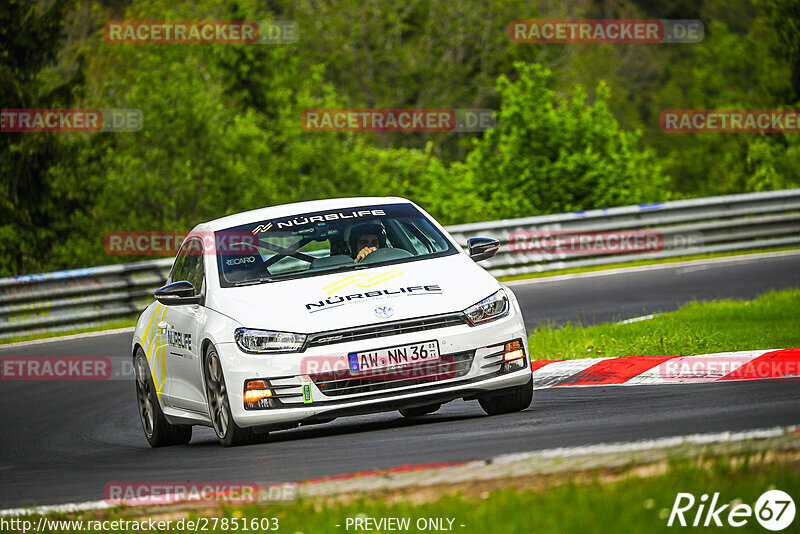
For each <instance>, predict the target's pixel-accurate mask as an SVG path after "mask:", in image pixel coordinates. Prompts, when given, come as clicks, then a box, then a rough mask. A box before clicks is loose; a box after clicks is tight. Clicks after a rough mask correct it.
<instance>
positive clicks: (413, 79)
mask: <svg viewBox="0 0 800 534" xmlns="http://www.w3.org/2000/svg"><path fill="white" fill-rule="evenodd" d="M733 2H734V4H733V5H728V3H726V2H723V1H722V0H704V1H703V2H700V3H692V2H686V1H684V0H680V1H673V0H659V2H657V3H655V4H654V3H648V2H643V1H639V0H635V1H634V0H622V1H621V2H614V3H609V2H599V3H598V2H591V1H589V0H582V1H580V2H578V3H577V4H575V5H570V6H556V5H554V4H552V3H550V4H548V3H541V2H539V3H533V4H531V3H529V2H524V1H522V0H510V1H507V2H494V1H490V0H486V1H479V2H472V3H468V4H467V3H458V2H455V3H454V2H442V1H439V0H414V1H411V0H401V1H398V2H385V1H381V0H368V1H367V2H344V3H343V2H337V1H335V0H320V1H314V2H311V1H310V0H300V1H293V0H292V1H290V0H275V1H272V2H268V3H262V2H258V1H257V0H235V1H234V0H231V1H226V2H223V3H218V2H212V1H211V0H198V1H195V2H191V3H188V2H187V3H174V2H170V1H167V0H154V1H152V2H150V1H144V0H134V1H132V2H124V3H119V2H112V3H110V4H109V3H104V4H94V5H93V4H90V3H89V2H82V3H78V4H73V3H68V2H55V3H45V4H41V6H40V3H39V2H36V1H35V0H9V1H8V2H6V8H5V9H4V10H2V12H0V22H2V25H0V34H2V39H1V40H0V76H2V78H3V80H2V83H0V96H2V105H3V107H11V108H13V107H87V108H88V107H91V108H136V109H140V110H142V112H143V116H144V125H143V128H142V130H141V131H139V132H136V133H98V134H47V133H36V134H31V133H27V134H10V133H3V134H2V135H0V252H2V254H0V276H4V275H10V274H21V273H26V272H33V271H43V270H53V269H59V268H71V267H80V266H87V265H98V264H105V263H112V262H115V261H130V260H131V259H133V258H131V257H129V256H109V255H107V254H105V253H104V251H103V248H102V240H103V235H104V234H105V233H106V232H109V231H144V230H159V231H186V230H188V229H189V228H191V227H192V226H194V225H195V224H196V223H198V222H200V221H202V220H208V219H212V218H216V217H219V216H222V215H225V214H230V213H234V212H238V211H242V210H246V209H252V208H257V207H263V206H269V205H275V204H281V203H286V202H294V201H301V200H309V199H316V198H325V197H341V196H362V195H395V196H405V197H407V198H411V199H412V200H414V201H416V202H418V203H419V204H420V205H422V206H423V207H424V208H426V209H427V210H428V211H429V212H431V214H432V215H434V216H435V217H437V218H438V219H439V220H440V221H441V222H443V223H445V224H451V223H462V222H471V221H478V220H488V219H495V218H499V217H521V216H529V215H535V214H541V213H553V212H562V211H575V210H584V209H592V208H605V207H611V206H616V205H624V204H632V203H641V202H652V201H663V200H667V199H668V198H670V197H683V196H702V195H713V194H719V193H735V192H744V191H762V190H770V189H776V188H786V187H796V186H797V185H798V184H800V163H798V162H800V158H798V155H800V154H798V135H800V134H789V135H780V134H665V133H664V132H661V131H660V129H659V128H658V115H659V112H660V111H661V110H662V109H676V108H677V109H680V108H719V107H739V108H747V107H761V108H769V107H793V106H796V105H797V104H798V102H797V100H798V94H800V81H798V80H800V77H799V75H798V72H800V70H799V69H800V68H799V67H798V65H800V61H799V60H798V58H800V29H799V28H800V14H798V12H797V3H796V2H794V1H793V0H733ZM697 13H700V14H701V15H702V16H698V15H697ZM681 14H683V16H680V17H678V15H681ZM645 16H647V17H650V18H668V17H672V18H692V17H695V16H698V18H702V19H703V20H706V21H708V22H707V24H706V30H707V31H706V39H705V40H704V41H703V43H700V44H697V45H668V46H667V45H665V46H659V45H652V46H651V45H591V44H584V45H537V44H518V43H511V42H509V40H508V36H507V32H506V31H507V25H508V23H509V22H510V21H512V20H514V19H520V18H536V17H542V18H543V17H550V18H580V17H586V18H612V17H619V18H642V17H645ZM109 19H128V20H202V19H205V20H271V19H279V20H285V19H291V20H295V21H297V22H298V24H299V26H300V40H299V41H298V42H297V43H296V44H293V45H279V46H253V45H180V44H174V45H157V44H138V45H135V44H109V43H106V42H105V41H104V40H103V38H102V26H103V24H104V23H105V22H106V21H107V20H109ZM549 69H552V73H551V71H550V70H549ZM582 87H586V88H588V90H584V89H583V88H582ZM313 107H431V108H442V107H447V108H469V107H473V108H492V109H495V110H497V118H498V121H499V126H498V127H497V128H496V129H494V130H491V131H489V132H487V133H485V134H480V133H469V134H455V133H448V134H443V133H416V134H400V133H389V134H363V133H362V134H346V133H317V132H306V131H304V130H302V128H301V127H300V114H301V112H302V111H303V110H304V109H308V108H313Z"/></svg>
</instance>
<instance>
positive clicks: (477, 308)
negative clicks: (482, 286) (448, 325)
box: [464, 289, 508, 326]
mask: <svg viewBox="0 0 800 534" xmlns="http://www.w3.org/2000/svg"><path fill="white" fill-rule="evenodd" d="M507 314H508V295H506V292H505V291H504V290H502V289H501V290H500V291H498V292H497V293H495V294H494V295H492V296H490V297H486V298H485V299H483V300H482V301H480V302H479V303H477V304H475V305H474V306H470V307H469V308H467V309H466V310H464V315H466V316H467V320H468V321H469V324H471V325H472V326H475V325H476V324H481V323H486V322H489V321H494V320H495V319H499V318H501V317H504V316H505V315H507Z"/></svg>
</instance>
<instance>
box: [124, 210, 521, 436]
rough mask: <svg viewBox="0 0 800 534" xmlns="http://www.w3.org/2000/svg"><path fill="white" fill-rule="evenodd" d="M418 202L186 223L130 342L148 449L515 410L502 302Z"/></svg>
mask: <svg viewBox="0 0 800 534" xmlns="http://www.w3.org/2000/svg"><path fill="white" fill-rule="evenodd" d="M468 248H469V252H468V253H466V252H464V251H463V250H462V249H461V247H460V246H459V244H458V243H456V242H455V241H454V240H453V238H452V237H451V236H450V235H449V234H448V233H447V231H445V229H444V228H443V227H442V226H441V225H439V224H438V223H437V222H436V221H435V220H433V218H432V217H431V216H430V215H428V214H427V213H426V212H425V211H424V210H422V209H421V208H420V207H419V206H417V205H415V204H414V203H413V202H410V201H408V200H405V199H402V198H395V197H389V198H345V199H331V200H320V201H313V202H303V203H297V204H289V205H283V206H274V207H270V208H263V209H258V210H254V211H249V212H246V213H240V214H237V215H231V216H228V217H223V218H221V219H217V220H215V221H211V222H208V223H203V224H200V225H198V226H196V227H195V228H194V229H193V230H192V232H191V233H190V234H189V235H188V236H187V237H186V239H185V240H184V242H183V244H182V246H181V249H180V250H179V252H178V254H177V256H176V258H175V262H174V264H173V266H172V270H171V272H170V275H169V279H168V281H167V282H168V283H167V285H165V286H164V287H162V288H160V289H159V290H158V291H156V293H155V298H156V301H155V302H153V303H152V304H150V305H149V306H148V307H147V309H145V310H144V312H143V313H142V315H141V316H140V317H139V320H138V322H137V324H136V330H135V332H134V335H133V351H132V356H133V363H134V369H135V370H136V395H137V400H138V407H139V415H140V417H141V420H142V426H143V428H144V433H145V435H146V436H147V440H148V442H149V443H150V445H152V446H153V447H158V446H164V445H175V444H182V443H188V442H189V440H190V439H191V436H192V425H205V426H210V427H213V428H214V430H215V431H216V434H217V436H218V438H219V440H220V442H221V443H222V444H223V445H226V446H228V445H235V444H241V443H248V442H254V441H258V440H260V439H262V438H263V437H264V436H265V435H266V434H267V433H268V432H269V431H270V430H281V429H286V428H292V427H295V426H298V425H300V424H304V425H305V424H314V423H324V422H328V421H331V420H333V419H335V418H336V417H340V416H347V415H358V414H366V413H373V412H381V411H390V410H399V411H400V413H401V414H403V415H404V416H406V417H418V416H422V415H425V414H428V413H431V412H434V411H436V410H437V409H438V408H439V407H440V406H441V405H442V404H443V403H445V402H449V401H452V400H455V399H459V398H463V399H466V400H473V399H477V400H478V401H479V402H480V405H481V407H482V408H483V409H484V411H485V412H486V413H488V414H490V415H492V414H501V413H508V412H513V411H518V410H523V409H525V408H527V407H528V405H529V404H530V403H531V399H532V395H533V383H532V380H531V371H530V364H529V359H528V342H527V337H526V333H525V325H524V323H523V320H522V313H521V312H520V309H519V305H518V304H517V300H516V298H515V297H514V294H513V293H512V292H511V290H510V289H508V288H507V287H505V286H503V285H502V284H500V283H499V282H498V281H497V280H496V279H495V278H494V277H493V276H491V275H490V274H489V273H487V272H486V271H485V270H484V269H482V268H481V267H480V266H478V265H476V263H475V262H477V261H480V260H482V259H486V258H491V257H492V256H494V255H495V253H496V252H497V250H498V248H499V242H498V241H496V240H494V239H488V238H473V239H470V240H469V242H468Z"/></svg>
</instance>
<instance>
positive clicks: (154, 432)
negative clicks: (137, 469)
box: [133, 347, 192, 447]
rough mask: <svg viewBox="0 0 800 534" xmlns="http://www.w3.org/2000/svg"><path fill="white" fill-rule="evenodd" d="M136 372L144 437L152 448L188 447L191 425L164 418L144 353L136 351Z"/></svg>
mask: <svg viewBox="0 0 800 534" xmlns="http://www.w3.org/2000/svg"><path fill="white" fill-rule="evenodd" d="M133 368H134V369H135V372H136V403H137V406H138V408H139V420H140V421H141V423H142V430H144V437H146V438H147V442H148V443H149V444H150V446H151V447H169V446H171V445H186V444H187V443H189V441H191V439H192V427H191V425H173V424H171V423H170V422H169V421H167V418H166V417H165V416H164V412H163V411H162V410H161V405H160V404H159V403H158V398H157V397H156V388H155V385H154V384H153V377H152V376H151V373H150V366H149V365H148V363H147V358H146V357H145V355H144V351H143V350H142V349H141V347H140V348H138V349H137V350H136V355H135V356H134V359H133Z"/></svg>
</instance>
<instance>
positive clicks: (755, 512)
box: [667, 489, 796, 531]
mask: <svg viewBox="0 0 800 534" xmlns="http://www.w3.org/2000/svg"><path fill="white" fill-rule="evenodd" d="M795 511H796V510H795V505H794V500H792V498H791V497H790V496H789V494H788V493H786V492H783V491H781V490H777V489H774V490H769V491H766V492H764V493H763V494H762V495H761V496H760V497H759V498H758V500H757V501H756V503H755V506H750V505H749V504H743V503H742V502H741V501H734V502H730V503H726V504H723V503H722V501H721V499H720V494H719V492H716V493H714V494H713V495H712V496H710V498H709V495H708V494H706V493H704V494H703V495H702V496H700V498H699V499H697V498H695V496H694V495H692V494H691V493H678V496H677V497H675V503H674V504H673V505H672V510H671V511H670V514H669V520H668V521H667V526H668V527H671V526H673V525H674V526H682V527H686V526H692V527H713V526H717V527H722V526H730V527H742V526H744V525H746V524H748V523H749V522H750V520H752V519H753V517H755V519H756V521H758V523H759V524H760V525H761V526H762V527H764V528H765V529H767V530H772V531H779V530H783V529H785V528H786V527H788V526H789V525H791V524H792V522H793V521H794V517H795Z"/></svg>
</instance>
